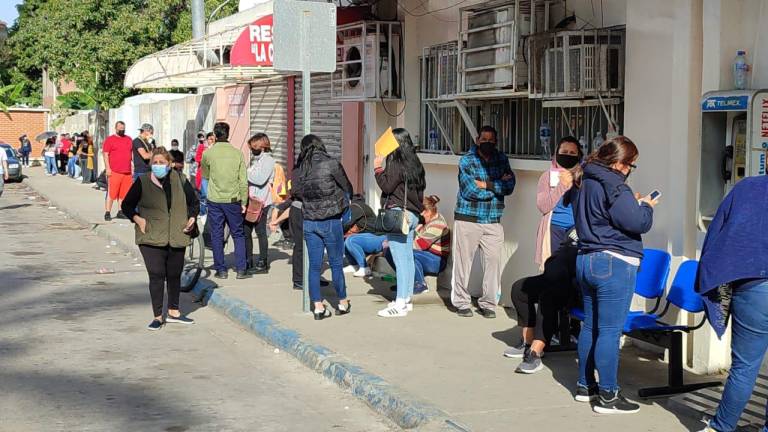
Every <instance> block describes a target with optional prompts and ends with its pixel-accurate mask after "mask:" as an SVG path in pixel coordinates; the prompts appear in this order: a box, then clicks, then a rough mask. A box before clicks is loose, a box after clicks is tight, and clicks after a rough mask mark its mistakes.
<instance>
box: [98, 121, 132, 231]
mask: <svg viewBox="0 0 768 432" xmlns="http://www.w3.org/2000/svg"><path fill="white" fill-rule="evenodd" d="M102 153H103V154H104V165H105V166H106V169H105V171H106V174H107V190H108V193H107V201H106V203H105V210H106V212H105V213H104V220H105V221H111V220H112V204H113V203H114V202H115V201H119V202H122V201H123V199H124V198H125V195H126V194H128V189H130V188H131V184H132V183H133V169H132V166H131V161H132V158H133V141H132V140H131V137H129V136H127V135H126V134H125V123H123V122H122V121H118V122H117V123H115V135H110V136H108V137H107V139H106V140H105V141H104V149H103V150H102ZM118 208H120V204H118ZM117 218H118V219H125V215H123V212H122V211H120V210H118V211H117Z"/></svg>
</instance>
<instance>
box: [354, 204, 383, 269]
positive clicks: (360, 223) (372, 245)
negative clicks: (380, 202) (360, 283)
mask: <svg viewBox="0 0 768 432" xmlns="http://www.w3.org/2000/svg"><path fill="white" fill-rule="evenodd" d="M349 210H350V213H351V218H350V220H349V221H348V222H347V223H345V224H344V238H345V239H344V250H345V251H346V256H347V263H348V264H349V265H347V266H346V267H344V273H353V274H352V276H354V277H368V276H370V275H371V268H370V267H368V263H367V262H366V261H365V259H366V256H368V255H373V254H377V253H381V252H383V251H384V241H385V240H386V239H387V236H385V235H383V234H379V233H377V232H375V231H374V229H373V225H374V222H375V221H376V213H374V212H373V209H372V208H371V207H370V206H369V205H368V204H366V203H365V200H364V199H363V196H362V195H359V194H358V195H353V196H352V202H351V203H350V206H349Z"/></svg>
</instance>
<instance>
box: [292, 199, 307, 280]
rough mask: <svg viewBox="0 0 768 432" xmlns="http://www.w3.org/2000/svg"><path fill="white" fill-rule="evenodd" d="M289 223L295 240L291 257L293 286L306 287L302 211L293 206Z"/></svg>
mask: <svg viewBox="0 0 768 432" xmlns="http://www.w3.org/2000/svg"><path fill="white" fill-rule="evenodd" d="M288 221H289V223H290V226H291V227H290V228H291V237H292V238H293V254H292V255H291V263H292V267H293V284H294V285H304V216H303V214H302V212H301V209H300V208H298V207H293V206H291V212H290V213H289V214H288Z"/></svg>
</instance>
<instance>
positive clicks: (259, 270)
mask: <svg viewBox="0 0 768 432" xmlns="http://www.w3.org/2000/svg"><path fill="white" fill-rule="evenodd" d="M248 273H250V274H267V273H269V264H267V263H266V261H258V262H256V264H255V265H253V266H252V267H251V269H250V270H249V271H248Z"/></svg>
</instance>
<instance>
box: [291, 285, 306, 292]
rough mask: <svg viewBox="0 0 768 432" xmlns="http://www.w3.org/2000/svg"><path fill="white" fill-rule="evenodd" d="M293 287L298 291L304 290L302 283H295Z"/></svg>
mask: <svg viewBox="0 0 768 432" xmlns="http://www.w3.org/2000/svg"><path fill="white" fill-rule="evenodd" d="M293 289H295V290H297V291H304V287H303V286H301V285H300V284H293Z"/></svg>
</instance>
